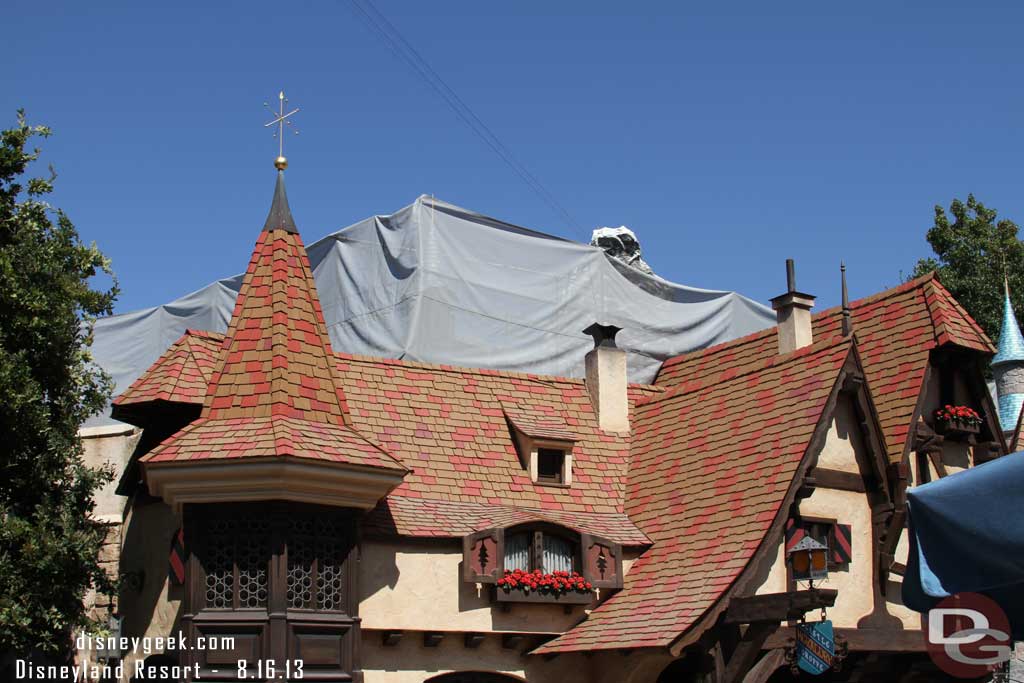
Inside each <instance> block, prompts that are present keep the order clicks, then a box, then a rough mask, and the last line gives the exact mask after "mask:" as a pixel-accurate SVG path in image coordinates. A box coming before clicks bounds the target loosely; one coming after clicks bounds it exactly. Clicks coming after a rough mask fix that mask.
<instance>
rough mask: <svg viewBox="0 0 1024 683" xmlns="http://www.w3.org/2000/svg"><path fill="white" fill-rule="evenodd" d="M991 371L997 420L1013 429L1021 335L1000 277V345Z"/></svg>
mask: <svg viewBox="0 0 1024 683" xmlns="http://www.w3.org/2000/svg"><path fill="white" fill-rule="evenodd" d="M992 374H993V376H994V377H995V380H996V393H997V394H998V396H999V424H1000V426H1001V427H1002V429H1003V431H1004V432H1010V431H1013V430H1014V429H1016V427H1017V419H1018V418H1019V417H1020V410H1021V405H1024V335H1022V334H1021V331H1020V325H1019V324H1018V323H1017V316H1016V315H1015V314H1014V312H1013V304H1012V303H1011V301H1010V283H1009V281H1008V280H1007V278H1006V277H1005V276H1004V277H1003V324H1002V327H1001V328H1000V330H999V345H998V350H997V353H996V355H995V357H994V358H992Z"/></svg>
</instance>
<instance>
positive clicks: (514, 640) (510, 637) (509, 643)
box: [501, 633, 525, 650]
mask: <svg viewBox="0 0 1024 683" xmlns="http://www.w3.org/2000/svg"><path fill="white" fill-rule="evenodd" d="M524 637H525V636H524V635H523V634H522V633H506V634H504V635H503V636H501V646H502V647H503V648H505V649H506V650H514V649H515V648H517V647H519V645H520V644H521V643H522V642H523V638H524Z"/></svg>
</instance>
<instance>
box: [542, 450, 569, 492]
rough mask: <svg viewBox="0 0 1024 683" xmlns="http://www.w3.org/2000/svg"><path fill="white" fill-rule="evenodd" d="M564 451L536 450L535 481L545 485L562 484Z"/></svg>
mask: <svg viewBox="0 0 1024 683" xmlns="http://www.w3.org/2000/svg"><path fill="white" fill-rule="evenodd" d="M564 470H565V451H560V450H558V449H557V448H539V449H537V481H539V482H542V483H545V484H561V483H563V481H564V479H563V475H562V473H563V471H564Z"/></svg>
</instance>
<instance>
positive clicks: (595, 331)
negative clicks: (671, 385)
mask: <svg viewBox="0 0 1024 683" xmlns="http://www.w3.org/2000/svg"><path fill="white" fill-rule="evenodd" d="M620 329H621V328H619V327H616V326H614V325H602V324H600V323H594V324H593V325H591V326H590V327H588V328H587V329H585V330H583V333H584V334H589V335H590V336H591V337H593V338H594V348H592V349H591V350H590V351H588V352H587V356H586V359H585V364H586V370H587V391H588V392H589V393H590V401H591V403H592V404H593V405H594V412H595V413H597V421H598V425H599V426H600V427H601V429H602V431H606V432H628V431H629V398H628V396H627V394H626V386H627V380H626V352H625V351H623V350H622V349H620V348H619V347H617V346H616V345H615V335H616V334H617V333H618V332H619V330H620Z"/></svg>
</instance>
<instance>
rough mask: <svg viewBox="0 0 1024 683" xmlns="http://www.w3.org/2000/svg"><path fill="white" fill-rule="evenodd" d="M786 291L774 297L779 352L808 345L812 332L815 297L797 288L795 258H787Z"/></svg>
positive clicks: (773, 305)
mask: <svg viewBox="0 0 1024 683" xmlns="http://www.w3.org/2000/svg"><path fill="white" fill-rule="evenodd" d="M786 290H787V291H786V293H785V294H782V295H780V296H777V297H775V298H774V299H772V308H774V309H775V315H776V316H777V318H778V321H779V325H778V327H779V353H780V354H783V353H790V352H792V351H796V350H797V349H799V348H803V347H804V346H808V345H810V344H811V342H812V341H813V340H814V339H813V335H812V334H811V307H812V306H814V297H813V296H811V295H810V294H803V293H802V292H798V291H797V289H796V269H795V268H794V266H793V259H791V258H788V259H786Z"/></svg>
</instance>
